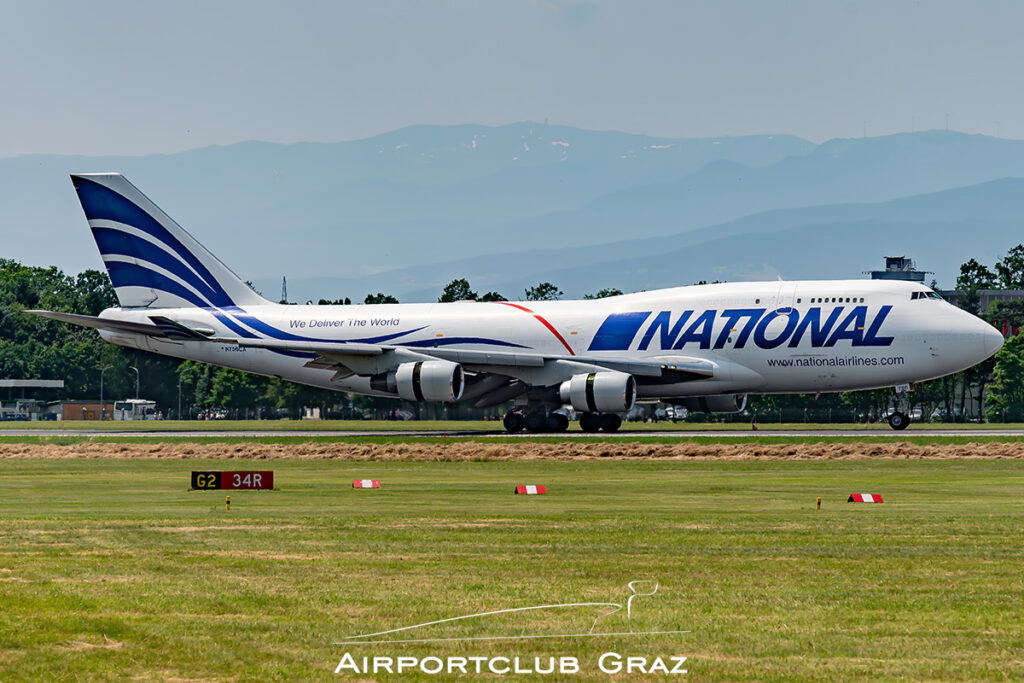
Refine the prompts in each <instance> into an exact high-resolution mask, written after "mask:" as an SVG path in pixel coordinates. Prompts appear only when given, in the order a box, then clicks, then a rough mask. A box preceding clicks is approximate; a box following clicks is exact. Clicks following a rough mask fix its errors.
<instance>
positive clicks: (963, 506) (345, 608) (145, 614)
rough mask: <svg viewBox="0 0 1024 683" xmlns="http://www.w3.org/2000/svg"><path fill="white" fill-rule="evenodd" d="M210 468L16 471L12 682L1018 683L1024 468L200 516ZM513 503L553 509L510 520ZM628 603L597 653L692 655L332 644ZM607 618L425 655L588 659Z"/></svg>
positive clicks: (842, 468)
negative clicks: (500, 666) (605, 658)
mask: <svg viewBox="0 0 1024 683" xmlns="http://www.w3.org/2000/svg"><path fill="white" fill-rule="evenodd" d="M211 465H215V464H214V463H211V462H210V461H181V460H178V461H164V460H129V459H114V460H77V459H68V460H37V459H8V460H0V606H2V608H0V680H3V681H15V680H53V679H61V680H126V679H127V680H131V679H137V680H253V679H278V680H306V679H313V680H326V679H338V678H339V676H334V675H333V673H332V672H333V670H334V667H335V666H337V664H338V660H339V659H340V657H341V656H342V654H343V653H344V652H346V651H347V652H350V653H351V654H352V655H353V656H354V657H356V658H361V657H362V656H365V655H371V656H372V655H386V656H392V657H397V656H400V655H415V656H419V657H424V656H429V655H436V656H441V657H446V656H498V655H500V656H510V657H511V656H516V655H518V656H520V657H523V658H532V657H533V656H542V657H547V656H549V655H553V656H564V655H573V656H576V657H578V658H579V660H580V665H581V671H580V673H579V674H577V675H574V676H571V677H570V679H571V680H607V679H609V676H608V675H607V674H604V673H601V672H600V671H599V670H598V669H597V659H598V657H599V656H600V654H601V653H602V652H605V651H609V650H612V651H615V652H619V653H621V654H623V655H627V654H628V655H639V656H648V657H652V658H653V657H654V656H657V655H662V656H668V655H672V654H678V655H685V656H688V657H689V658H690V659H689V661H688V662H687V668H688V670H689V672H690V673H689V674H688V677H689V678H690V679H692V680H851V679H872V680H876V679H884V680H888V679H899V678H903V679H908V680H910V679H912V680H980V679H990V680H1000V679H1004V680H1010V679H1018V680H1019V679H1021V678H1024V655H1022V653H1024V609H1022V607H1021V606H1022V605H1024V573H1022V571H1021V568H1022V566H1024V546H1022V544H1021V531H1022V529H1024V495H1022V494H1024V461H1021V460H993V461H985V460H981V461H961V460H942V461H929V460H917V461H915V460H910V461H903V460H861V461H833V462H814V461H812V462H802V461H789V462H751V461H746V462H707V461H705V462H687V461H667V462H649V461H621V460H612V461H597V460H589V461H576V462H574V461H543V460H539V461H531V462H514V461H513V462H509V461H505V462H351V461H294V460H283V461H282V460H277V461H260V462H259V463H258V464H253V463H246V462H244V461H243V462H237V461H236V462H234V463H232V464H231V465H230V466H229V467H228V468H245V467H249V466H252V467H253V468H258V469H263V468H270V467H272V468H273V469H274V470H275V475H276V478H277V486H278V490H276V491H273V492H234V493H232V495H231V500H232V507H231V510H230V511H226V510H225V509H224V495H223V493H213V492H189V491H187V490H186V489H187V486H188V472H189V470H191V469H209V468H211ZM357 477H359V478H362V477H371V478H379V479H382V480H383V482H384V488H382V489H380V490H377V491H373V492H358V491H353V490H352V489H351V488H350V482H351V480H352V479H353V478H357ZM521 483H543V484H547V485H548V486H549V490H550V493H549V494H548V495H547V496H530V497H525V496H513V495H511V492H512V486H513V485H514V484H521ZM853 491H868V492H874V493H881V494H883V495H884V496H885V499H886V502H885V503H884V504H882V505H874V506H872V505H856V504H847V503H845V502H844V501H845V500H846V497H847V495H848V494H849V493H851V492H853ZM817 496H821V497H822V498H823V506H822V509H821V510H820V511H818V510H815V509H814V501H815V498H816V497H817ZM636 579H654V580H657V581H659V582H660V589H659V591H658V593H657V594H656V595H654V596H651V597H647V598H640V599H637V601H636V602H634V605H633V617H632V620H631V622H629V623H628V624H627V623H626V621H625V619H624V618H623V617H622V614H621V613H620V614H616V615H612V616H610V617H607V618H606V619H605V620H603V621H601V622H599V623H600V628H599V630H601V631H605V632H608V631H621V630H629V628H632V629H633V630H643V631H651V630H688V631H690V633H687V634H674V635H663V636H608V637H595V638H588V639H552V640H532V641H511V642H506V641H473V642H462V643H429V644H406V645H375V646H374V645H361V646H338V645H334V644H333V643H335V642H336V641H338V640H340V639H342V638H343V637H344V636H346V635H352V634H356V633H367V632H371V631H377V630H385V629H391V628H396V627H399V626H406V625H410V624H416V623H421V622H425V621H430V620H434V619H441V618H445V617H451V616H458V615H461V614H468V613H474V612H481V611H487V610H495V609H502V608H508V607H519V606H527V605H541V604H551V603H562V602H583V601H593V602H623V601H624V600H625V598H626V596H628V595H629V591H628V589H627V588H626V584H627V583H628V582H629V581H632V580H636ZM604 611H607V610H604ZM601 613H602V611H601V610H597V611H596V612H595V611H593V610H591V611H589V612H586V611H585V613H583V614H580V613H579V612H576V613H573V612H572V610H570V611H568V612H566V611H565V610H551V611H546V612H536V613H529V615H528V616H526V617H522V618H520V617H516V618H508V619H491V620H486V619H485V620H472V621H469V622H460V623H458V624H455V625H443V626H437V627H431V629H430V630H429V631H428V632H426V633H424V634H422V635H424V636H427V637H466V636H470V637H474V636H475V637H479V636H487V635H496V634H498V635H506V634H521V633H533V634H536V633H567V632H568V633H576V632H579V631H580V630H581V629H582V630H583V631H586V630H587V629H588V628H589V627H590V624H591V622H592V621H593V619H594V618H595V617H596V616H598V615H599V614H601ZM340 678H342V679H343V680H369V679H373V678H374V677H373V676H366V677H360V676H352V675H345V676H340ZM377 678H380V679H388V678H389V677H388V676H386V675H384V676H378V677H377ZM410 678H412V679H416V678H417V677H416V676H415V675H414V676H410V675H409V674H405V675H403V676H402V677H399V676H393V677H391V679H392V680H408V679H410ZM444 678H445V677H443V676H426V675H423V674H420V675H419V679H421V680H440V679H444ZM472 678H475V676H468V677H466V679H467V680H468V679H472ZM505 678H511V679H515V680H522V679H524V678H526V679H529V678H531V677H530V676H506V677H505ZM535 678H537V679H546V680H556V679H557V677H552V676H546V677H544V676H536V677H535ZM620 678H621V679H625V677H620ZM634 678H637V677H634ZM665 678H668V677H665ZM676 678H677V679H678V677H676ZM642 679H643V680H658V679H659V677H658V676H651V677H642Z"/></svg>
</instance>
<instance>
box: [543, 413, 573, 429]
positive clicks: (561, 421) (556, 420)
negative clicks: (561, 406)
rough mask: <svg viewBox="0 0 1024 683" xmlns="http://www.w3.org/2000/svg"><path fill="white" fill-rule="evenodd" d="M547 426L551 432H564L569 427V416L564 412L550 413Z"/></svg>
mask: <svg viewBox="0 0 1024 683" xmlns="http://www.w3.org/2000/svg"><path fill="white" fill-rule="evenodd" d="M547 428H548V431H549V432H564V431H565V430H567V429H569V418H568V417H566V416H565V415H563V414H562V413H549V414H548V419H547Z"/></svg>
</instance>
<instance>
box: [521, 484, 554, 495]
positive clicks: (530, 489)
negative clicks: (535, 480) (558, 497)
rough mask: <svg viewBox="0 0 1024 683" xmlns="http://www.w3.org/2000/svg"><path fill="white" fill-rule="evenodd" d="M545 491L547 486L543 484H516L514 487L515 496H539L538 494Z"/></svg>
mask: <svg viewBox="0 0 1024 683" xmlns="http://www.w3.org/2000/svg"><path fill="white" fill-rule="evenodd" d="M547 492H548V487H547V486H543V485H536V486H535V485H533V484H530V485H528V486H517V487H516V495H517V496H534V495H536V496H539V495H543V494H545V493H547Z"/></svg>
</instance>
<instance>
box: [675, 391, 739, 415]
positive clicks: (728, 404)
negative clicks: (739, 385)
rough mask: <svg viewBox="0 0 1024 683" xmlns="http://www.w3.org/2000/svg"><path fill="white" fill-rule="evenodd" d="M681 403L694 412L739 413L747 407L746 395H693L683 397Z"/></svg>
mask: <svg viewBox="0 0 1024 683" xmlns="http://www.w3.org/2000/svg"><path fill="white" fill-rule="evenodd" d="M683 405H684V406H686V409H687V410H689V411H690V412H694V413H739V412H742V411H743V409H744V408H746V407H747V395H746V394H727V395H725V396H693V397H691V398H688V399H685V400H684V401H683Z"/></svg>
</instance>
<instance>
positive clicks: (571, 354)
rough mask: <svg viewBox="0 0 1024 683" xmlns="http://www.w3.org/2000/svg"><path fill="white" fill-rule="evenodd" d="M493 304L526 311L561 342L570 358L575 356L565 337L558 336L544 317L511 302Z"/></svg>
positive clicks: (553, 327)
mask: <svg viewBox="0 0 1024 683" xmlns="http://www.w3.org/2000/svg"><path fill="white" fill-rule="evenodd" d="M494 303H496V304H503V305H505V306H511V307H512V308H518V309H519V310H520V311H526V312H527V313H529V314H530V315H532V316H533V317H534V318H536V319H537V320H539V321H540V322H541V324H542V325H544V327H546V328H548V329H549V330H551V334H553V335H555V337H556V338H557V339H558V341H560V342H562V346H564V347H565V350H566V351H568V352H569V355H570V356H575V355H576V354H575V353H573V351H572V348H571V347H570V346H569V344H568V343H566V341H565V337H563V336H562V335H560V334H559V333H558V330H556V329H555V326H554V325H552V324H551V323H549V322H548V321H547V320H545V319H544V316H542V315H538V314H536V313H534V312H533V311H531V310H530V309H529V308H527V307H526V306H520V305H519V304H514V303H512V302H511V301H495V302H494Z"/></svg>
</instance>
